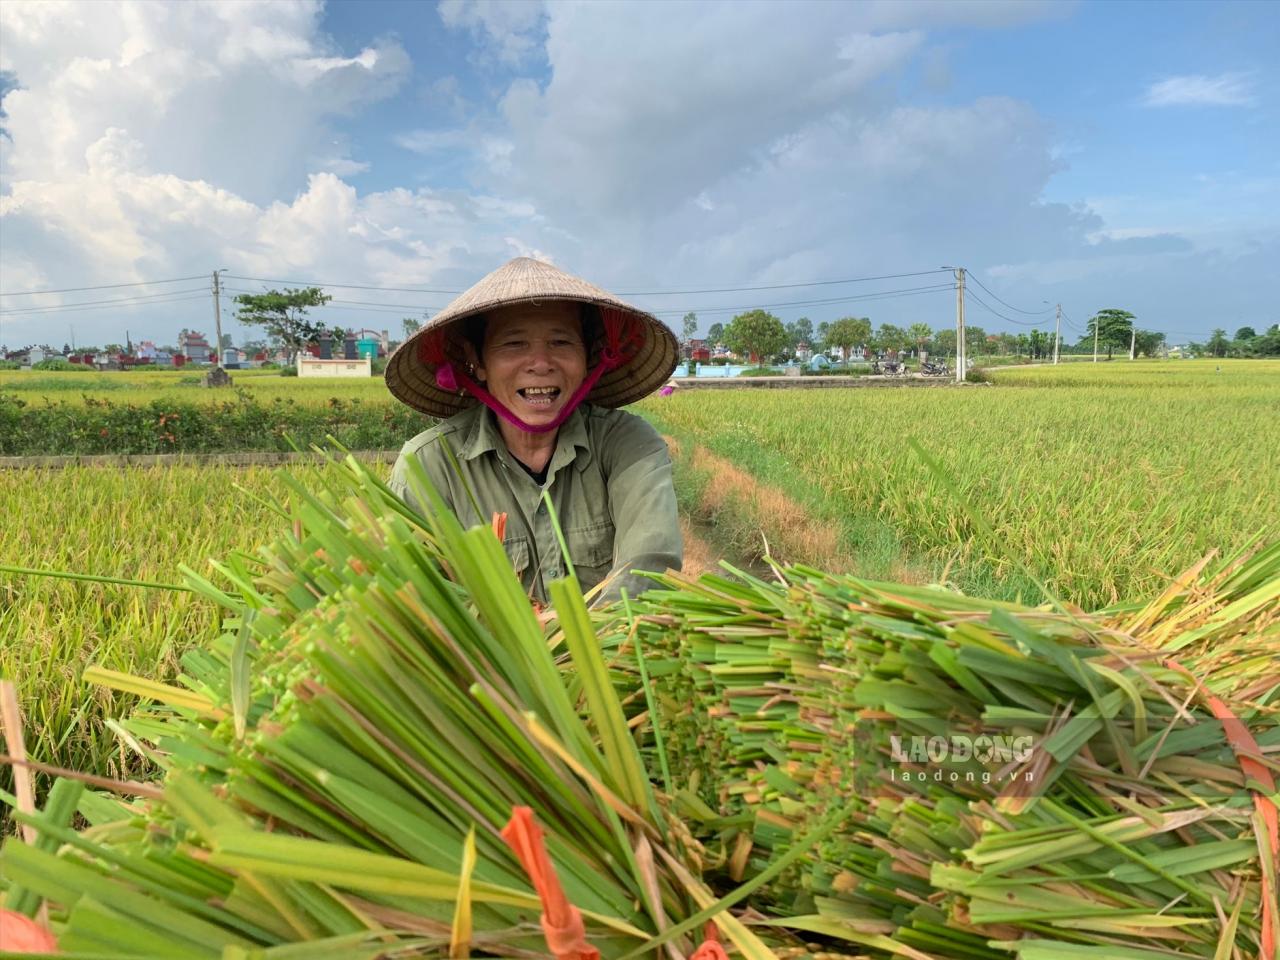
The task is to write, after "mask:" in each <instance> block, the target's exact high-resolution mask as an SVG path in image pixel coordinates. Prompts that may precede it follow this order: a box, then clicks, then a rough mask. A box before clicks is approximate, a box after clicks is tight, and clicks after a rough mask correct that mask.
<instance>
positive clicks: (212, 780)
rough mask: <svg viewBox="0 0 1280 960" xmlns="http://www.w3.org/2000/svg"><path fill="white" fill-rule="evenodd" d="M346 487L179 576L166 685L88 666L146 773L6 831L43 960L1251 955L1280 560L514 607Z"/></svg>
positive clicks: (1259, 883)
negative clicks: (1065, 603) (516, 838)
mask: <svg viewBox="0 0 1280 960" xmlns="http://www.w3.org/2000/svg"><path fill="white" fill-rule="evenodd" d="M348 466H349V475H348V476H347V477H346V479H345V480H344V481H342V482H335V484H334V485H333V486H332V487H330V488H329V489H328V490H326V491H325V492H323V493H322V494H320V495H318V496H312V495H309V494H307V493H306V492H305V491H304V489H303V488H302V487H301V486H297V487H296V489H295V491H294V494H295V496H294V506H293V507H292V509H291V511H290V514H289V518H290V520H291V521H292V523H291V527H290V529H289V532H288V534H287V535H286V536H284V537H282V538H281V539H279V540H277V541H276V542H274V543H273V544H271V545H270V546H269V547H267V548H264V549H263V550H262V551H261V552H260V554H259V555H258V556H256V557H252V558H251V557H244V556H238V557H232V558H230V559H229V560H227V561H226V562H224V563H220V564H215V565H214V572H213V573H212V574H211V576H210V577H209V578H205V577H202V576H200V575H197V574H195V573H194V572H189V575H188V580H189V582H190V583H191V584H192V585H194V586H195V587H196V588H197V589H199V590H200V591H202V592H203V593H204V594H205V595H206V596H208V597H209V598H210V599H211V600H213V601H215V602H217V603H219V604H220V605H222V606H223V607H224V608H225V609H226V613H227V616H226V619H225V620H224V627H225V631H224V633H223V634H222V636H220V637H219V638H218V640H217V641H216V642H214V643H213V644H211V645H210V646H209V647H208V648H206V649H202V650H198V651H196V652H193V653H192V654H190V655H189V656H188V657H187V658H186V659H185V661H184V666H185V669H186V674H185V675H184V676H183V677H182V678H181V685H180V686H173V687H166V686H162V685H159V684H154V683H150V682H147V681H145V680H140V679H138V678H130V677H124V676H117V675H109V674H107V673H106V672H104V671H98V672H97V674H96V679H98V680H99V681H100V682H104V683H109V684H112V685H114V686H117V687H119V688H121V689H126V690H131V691H134V692H137V693H139V694H142V695H143V696H146V697H148V698H150V699H151V700H152V701H154V702H155V704H156V706H155V707H154V708H153V709H151V710H149V711H148V712H145V713H142V714H139V715H138V716H135V717H133V718H132V719H130V720H128V721H125V722H124V723H122V724H121V726H120V729H121V731H122V734H123V735H124V737H125V739H126V742H127V744H128V745H129V746H130V748H132V749H136V750H138V751H140V752H142V753H144V754H146V755H147V756H149V757H151V758H152V759H154V760H155V761H156V762H157V763H158V764H159V765H160V766H161V767H162V768H163V770H164V777H163V780H162V781H161V782H160V783H158V784H155V785H116V786H117V788H118V790H120V791H122V792H124V793H126V794H127V793H128V792H130V791H132V793H133V796H132V797H126V798H125V799H122V800H121V799H111V798H109V797H107V796H105V795H104V794H102V793H96V792H95V793H88V792H86V793H83V794H82V793H80V790H79V784H78V783H75V782H73V781H71V780H63V781H60V783H59V785H58V787H57V790H56V791H55V795H54V796H53V797H51V799H50V802H49V804H48V805H47V807H46V810H45V811H44V812H43V813H41V814H28V813H21V814H17V815H16V816H17V818H18V819H19V820H20V821H22V822H24V823H27V824H29V825H31V826H33V827H35V829H36V833H37V836H38V839H37V842H36V843H35V844H31V845H25V844H21V843H18V842H17V841H15V840H11V841H9V842H8V843H7V844H6V846H5V848H4V850H3V855H2V856H3V860H2V862H0V865H2V866H3V871H4V875H5V877H6V880H7V882H8V884H9V887H8V890H7V892H6V895H5V898H6V900H5V902H6V906H8V907H9V908H10V909H16V910H19V911H21V912H23V913H27V914H28V915H31V914H32V913H34V911H35V909H36V908H37V907H38V906H39V905H40V904H41V903H42V902H43V903H45V904H46V905H47V907H48V908H49V913H50V917H51V922H52V925H53V927H54V929H55V932H56V933H57V935H58V937H59V944H60V948H61V949H62V950H63V951H64V952H65V955H67V956H72V957H83V958H85V960H88V958H90V957H120V958H159V957H165V958H184V957H193V958H195V957H200V958H204V957H210V958H224V960H232V958H248V957H263V958H280V960H284V958H289V957H308V958H309V957H317V958H323V957H335V958H337V957H379V956H388V957H390V956H467V955H468V954H470V953H476V954H484V955H493V956H512V957H525V956H546V955H548V953H550V954H552V955H555V956H561V957H578V956H584V957H585V956H589V955H590V951H589V950H588V949H586V948H585V947H584V946H583V943H582V941H584V940H585V942H586V943H588V944H589V945H590V949H593V950H598V951H599V952H600V954H601V955H603V956H605V957H616V958H629V957H632V956H645V955H657V954H659V953H662V954H665V955H666V956H668V957H671V958H676V957H684V956H689V955H690V954H691V953H694V952H695V949H696V950H697V951H698V953H699V954H700V956H701V957H706V956H708V955H711V956H714V955H716V951H717V950H718V948H717V947H715V946H714V944H713V941H714V940H715V939H717V934H716V933H715V931H716V930H718V931H719V933H718V938H719V939H721V940H723V941H724V943H725V947H727V948H728V949H729V950H730V951H732V952H734V953H741V954H742V955H744V956H748V957H753V958H762V960H763V958H765V957H770V956H786V955H791V954H796V953H813V952H815V951H817V952H824V951H825V952H830V953H834V954H844V955H849V956H858V957H890V956H897V957H911V958H915V960H920V958H928V957H932V958H937V960H944V958H957V960H959V958H986V957H992V958H998V957H1005V958H1008V957H1014V956H1017V957H1021V958H1024V960H1045V958H1049V957H1055V958H1056V957H1071V956H1075V955H1083V951H1086V950H1087V951H1088V952H1089V955H1090V956H1093V957H1098V958H1104V957H1116V958H1126V960H1128V958H1147V960H1151V958H1158V957H1204V958H1214V960H1220V958H1221V960H1225V958H1234V957H1246V956H1247V957H1254V956H1261V955H1263V954H1261V953H1260V950H1262V949H1264V948H1265V949H1271V946H1270V941H1268V940H1267V939H1266V938H1267V936H1268V934H1267V931H1268V930H1269V929H1270V927H1269V926H1268V924H1274V923H1275V919H1274V913H1272V912H1269V909H1268V898H1272V899H1273V898H1274V896H1275V894H1274V891H1275V863H1276V859H1277V854H1276V849H1275V846H1274V844H1275V842H1276V841H1275V838H1274V833H1273V832H1271V831H1272V830H1273V825H1274V822H1275V821H1274V805H1273V804H1274V793H1275V787H1274V782H1273V779H1272V775H1271V771H1272V770H1273V769H1274V768H1275V766H1276V760H1275V751H1276V750H1277V749H1278V748H1280V740H1277V737H1276V723H1275V720H1276V702H1275V698H1276V688H1277V687H1278V686H1280V676H1277V674H1276V671H1275V669H1274V668H1273V667H1272V666H1271V664H1272V663H1274V657H1275V654H1276V653H1277V652H1280V651H1278V650H1277V646H1278V645H1280V642H1278V636H1280V635H1278V633H1277V630H1278V629H1280V628H1278V626H1277V610H1276V607H1277V598H1278V597H1280V548H1275V549H1271V550H1267V551H1262V552H1259V553H1256V554H1255V555H1253V557H1252V558H1250V559H1247V560H1246V559H1244V558H1236V559H1234V560H1233V561H1232V562H1230V563H1227V564H1225V565H1223V566H1222V567H1221V568H1220V569H1219V570H1217V571H1216V572H1214V573H1207V572H1205V571H1204V570H1197V571H1191V572H1189V573H1188V575H1187V576H1186V577H1184V578H1183V579H1182V580H1180V581H1178V582H1176V583H1174V584H1172V585H1171V586H1170V589H1169V591H1168V592H1167V593H1166V595H1165V596H1163V597H1161V598H1160V599H1159V600H1158V601H1156V602H1155V603H1153V604H1152V605H1151V606H1150V607H1147V608H1144V609H1133V610H1124V611H1113V612H1111V613H1106V614H1103V615H1095V616H1085V615H1084V614H1082V613H1080V612H1078V611H1063V610H1059V611H1057V612H1053V611H1051V610H1047V609H1030V608H1022V607H1017V606H1014V605H1009V604H995V603H989V602H984V601H979V600H974V599H971V598H965V597H961V596H958V595H956V594H953V593H949V592H946V591H943V590H939V589H925V588H907V587H897V586H890V585H884V584H868V583H862V582H859V581H856V580H851V579H848V578H833V577H828V576H826V575H824V574H821V573H819V572H817V571H812V570H806V569H802V568H797V569H790V570H786V571H782V572H781V580H782V582H780V583H778V584H765V583H761V582H759V581H755V580H752V579H751V578H747V577H740V578H739V579H738V580H736V581H731V580H727V579H724V578H717V577H708V578H704V579H703V580H702V581H700V582H693V581H689V580H687V579H685V578H681V577H676V576H672V577H667V578H665V579H664V580H663V581H662V582H661V584H660V585H659V586H660V589H657V590H655V591H652V592H650V593H649V594H648V595H647V596H645V597H644V598H642V599H641V600H637V601H633V602H631V603H630V604H628V605H627V606H626V607H624V608H623V609H615V610H612V611H605V612H603V613H599V614H595V615H594V619H593V615H592V614H589V613H588V611H587V609H586V607H585V606H584V604H583V602H582V599H581V597H580V595H579V592H578V588H577V584H576V582H574V581H573V580H572V579H570V580H566V581H563V582H561V583H559V584H556V585H555V586H554V589H553V600H554V602H555V611H554V618H552V619H550V620H549V621H544V620H540V619H539V618H538V617H537V616H536V615H535V613H534V612H533V611H532V610H531V609H530V606H529V604H528V602H527V601H526V599H525V598H524V596H523V595H522V594H521V592H520V588H519V585H518V581H517V580H516V578H515V576H514V575H513V574H512V573H511V571H510V568H509V566H508V564H507V562H506V559H505V556H504V555H503V553H502V548H501V545H500V543H499V542H498V540H497V539H496V538H495V537H494V536H493V533H492V532H491V531H489V530H487V529H477V530H471V531H463V530H462V529H461V528H459V526H458V524H457V522H456V520H454V519H453V518H452V516H451V515H450V514H448V513H447V511H445V510H444V509H443V506H442V505H441V504H440V503H439V502H438V500H436V499H435V498H434V495H433V494H432V492H431V491H429V490H428V489H426V488H425V485H424V486H423V489H421V490H420V496H419V500H420V501H421V502H424V503H429V504H431V507H430V509H429V515H428V516H427V517H425V518H420V517H417V516H415V515H414V514H412V513H410V512H409V511H408V510H406V509H405V508H404V507H403V506H402V505H401V504H399V503H398V501H396V500H395V498H394V497H392V496H391V495H390V494H389V493H388V491H387V490H386V489H385V487H383V486H382V484H381V483H379V482H378V481H377V480H376V479H374V478H373V477H371V476H370V475H369V474H368V472H367V471H366V470H364V469H363V468H362V467H360V465H358V464H356V463H355V462H349V464H348ZM419 482H420V483H423V484H425V478H421V477H420V478H419ZM1174 661H1176V662H1174ZM1193 678H1198V679H1193ZM1215 712H1217V713H1221V714H1222V715H1224V716H1225V715H1226V714H1228V713H1229V714H1230V715H1231V718H1232V722H1230V723H1228V722H1224V721H1222V720H1220V719H1215ZM982 736H986V737H989V738H992V739H991V743H990V747H991V749H990V750H988V749H987V747H988V744H987V743H985V742H981V743H980V742H979V738H980V737H982ZM913 737H923V738H925V739H923V740H921V741H916V740H913V739H912V738H913ZM930 738H941V741H934V740H932V739H930ZM997 738H999V739H997ZM936 742H940V743H941V744H942V745H943V746H945V747H946V753H945V755H944V754H943V753H939V752H938V751H937V750H936V749H935V750H934V753H935V754H936V755H937V756H936V758H934V759H931V756H930V749H931V747H932V746H934V745H935V743H936ZM966 745H967V748H968V749H969V750H970V751H971V752H972V750H973V748H974V747H975V746H981V747H982V749H981V751H980V757H979V758H977V759H974V758H973V757H969V758H967V759H958V758H957V754H959V753H961V752H963V749H962V748H963V747H965V746H966ZM997 747H998V748H999V750H1003V751H1006V752H1005V754H1000V753H999V752H998V751H997ZM988 753H990V756H988ZM1002 757H1004V758H1005V759H1002ZM935 768H938V769H942V771H943V773H944V774H946V777H945V779H943V780H938V779H932V778H933V776H934V774H936V773H937V772H938V769H935ZM907 772H910V773H911V774H912V775H913V777H912V778H911V779H906V778H904V777H903V774H904V773H907ZM953 772H954V773H956V774H957V775H958V776H957V778H956V779H954V780H953V779H951V777H950V774H951V773H953ZM1015 772H1017V773H1026V772H1030V773H1032V774H1034V775H1033V776H1031V777H1030V778H1027V777H1026V776H1022V777H1020V778H1013V777H1012V775H1013V774H1014V773H1015ZM916 774H920V775H921V779H919V780H917V779H914V777H915V775H916ZM984 774H985V776H984ZM1268 794H1269V795H1270V797H1268ZM520 808H528V810H530V811H531V813H532V817H533V819H535V820H536V822H537V823H538V824H540V825H541V827H542V829H543V830H544V831H545V835H546V847H547V852H548V853H549V855H550V862H551V863H552V864H553V865H554V874H555V876H556V877H557V878H558V881H559V884H560V886H562V888H563V893H564V895H565V898H566V899H567V901H568V902H569V903H571V904H573V905H575V906H576V907H577V908H578V909H579V910H580V911H581V917H582V921H583V925H582V929H581V934H582V936H581V937H577V938H575V937H574V936H572V935H571V934H565V933H564V932H563V931H560V932H557V930H556V929H551V930H550V936H548V924H550V926H551V927H553V928H554V927H556V926H557V925H562V921H563V920H564V918H563V917H558V916H557V914H558V912H559V911H558V909H557V908H556V903H555V900H556V898H555V897H554V895H552V893H550V892H549V891H548V881H547V873H546V871H545V870H543V869H539V868H529V863H530V859H529V855H528V850H527V848H526V849H524V851H523V852H521V853H517V852H516V848H519V847H521V844H520V843H514V844H513V843H511V842H509V840H508V838H509V837H510V836H511V834H510V831H509V830H508V831H504V826H505V825H507V824H508V821H509V820H511V819H513V811H516V810H517V809H520ZM77 809H78V810H79V812H80V814H81V815H82V816H83V817H85V818H86V819H87V820H88V821H89V822H90V823H91V826H90V827H88V828H87V829H84V830H81V831H78V832H77V831H73V830H71V829H70V828H69V826H68V823H69V822H70V819H71V815H72V812H73V811H75V810H77ZM1268 810H1269V811H1270V813H1269V814H1268ZM1268 816H1270V817H1271V818H1272V819H1270V820H1268V819H1267V818H1268ZM526 839H527V837H526ZM535 845H536V844H535ZM526 847H527V845H526ZM530 877H532V879H533V882H532V883H531V882H530ZM552 885H553V886H554V884H552ZM540 917H541V918H542V923H541V924H540V923H539V920H540ZM708 921H710V925H708ZM704 939H705V940H707V941H708V942H706V943H704V942H703V941H704ZM699 944H702V946H701V947H699Z"/></svg>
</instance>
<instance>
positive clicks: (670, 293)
mask: <svg viewBox="0 0 1280 960" xmlns="http://www.w3.org/2000/svg"><path fill="white" fill-rule="evenodd" d="M945 272H949V271H946V270H943V269H937V270H917V271H915V272H912V273H886V274H883V275H881V276H876V277H847V278H845V279H842V280H807V281H804V282H803V283H772V284H764V285H760V286H738V287H709V288H706V289H702V290H623V291H621V292H620V293H619V294H618V296H621V297H675V296H691V295H693V294H702V293H749V292H752V291H756V290H784V289H788V288H794V287H822V286H830V285H832V284H840V283H867V282H869V281H872V280H898V279H901V278H903V277H923V276H927V275H928V274H931V273H945ZM226 277H227V279H228V280H248V281H253V282H256V283H287V284H295V285H297V286H300V287H333V288H335V289H340V290H383V291H386V292H388V293H446V294H458V293H461V292H462V291H461V290H439V289H431V288H427V287H382V286H370V285H368V284H358V283H326V282H324V281H320V280H281V279H278V278H272V277H242V276H238V275H236V274H231V273H228V274H226Z"/></svg>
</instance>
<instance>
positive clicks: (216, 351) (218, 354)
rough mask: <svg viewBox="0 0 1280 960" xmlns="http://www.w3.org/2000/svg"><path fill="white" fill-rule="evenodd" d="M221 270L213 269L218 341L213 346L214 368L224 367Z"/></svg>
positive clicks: (214, 312) (214, 316) (215, 321)
mask: <svg viewBox="0 0 1280 960" xmlns="http://www.w3.org/2000/svg"><path fill="white" fill-rule="evenodd" d="M221 272H222V271H220V270H215V271H213V326H214V336H216V337H217V338H218V339H217V342H216V344H215V346H214V348H213V368H214V369H215V370H221V369H222V304H221V303H219V302H218V295H219V294H220V293H221V292H222V288H221V286H220V285H219V283H218V274H219V273H221Z"/></svg>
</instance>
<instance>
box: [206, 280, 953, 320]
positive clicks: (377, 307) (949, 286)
mask: <svg viewBox="0 0 1280 960" xmlns="http://www.w3.org/2000/svg"><path fill="white" fill-rule="evenodd" d="M226 289H227V290H228V291H229V292H234V293H251V291H248V290H242V289H241V288H239V287H227V288H226ZM954 289H955V284H954V283H951V282H948V283H939V284H932V285H927V286H921V287H906V288H903V289H898V290H879V291H876V292H874V293H863V294H855V295H853V296H848V297H826V298H822V299H816V300H788V301H782V302H777V303H767V304H747V305H739V306H732V307H704V308H700V309H698V310H697V312H698V313H706V314H713V313H735V312H741V311H743V310H754V309H762V310H768V309H772V308H775V307H801V306H815V305H828V304H836V303H852V302H857V301H863V300H884V299H893V298H896V297H899V296H907V295H914V294H917V293H933V292H936V291H939V290H954ZM632 296H634V294H632ZM329 304H338V305H340V306H342V305H349V306H363V307H368V308H370V309H369V311H368V312H371V313H374V312H379V313H397V312H399V311H400V310H401V309H403V310H423V311H432V310H439V309H441V308H440V307H438V306H433V305H428V304H420V303H416V304H415V303H378V302H374V301H368V300H342V299H339V298H337V297H335V298H334V299H332V300H330V301H329ZM339 308H340V307H339ZM388 308H389V309H388ZM357 312H359V311H357ZM684 312H686V311H685V310H684V309H668V310H654V311H652V313H653V314H654V315H655V316H664V315H670V316H675V315H678V314H682V313H684Z"/></svg>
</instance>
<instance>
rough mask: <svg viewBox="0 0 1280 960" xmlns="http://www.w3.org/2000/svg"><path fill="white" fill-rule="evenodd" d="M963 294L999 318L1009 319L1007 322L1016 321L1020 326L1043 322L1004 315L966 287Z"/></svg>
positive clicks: (1033, 325) (1035, 325) (1037, 325)
mask: <svg viewBox="0 0 1280 960" xmlns="http://www.w3.org/2000/svg"><path fill="white" fill-rule="evenodd" d="M964 295H965V298H966V299H971V300H973V301H974V302H976V303H978V304H980V305H981V306H982V307H984V308H986V309H987V310H989V311H990V312H991V313H994V314H995V315H996V316H997V317H999V318H1000V319H1001V320H1007V321H1009V323H1016V324H1017V325H1018V326H1020V327H1039V326H1040V325H1041V324H1042V323H1043V322H1044V321H1041V322H1040V323H1032V322H1031V321H1029V320H1015V319H1014V318H1013V317H1008V316H1005V315H1004V314H1003V313H1001V312H1000V311H999V310H996V309H995V308H994V307H991V306H990V305H988V304H987V303H986V301H984V300H983V299H982V298H981V297H980V296H978V295H977V294H976V293H974V292H973V291H972V290H970V289H968V288H967V287H966V288H965V291H964Z"/></svg>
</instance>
